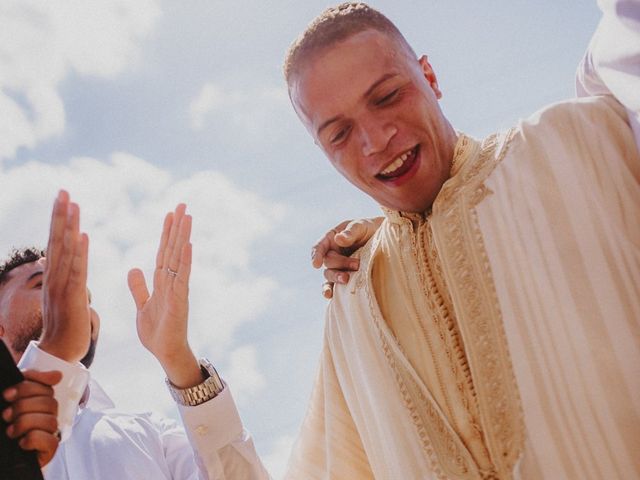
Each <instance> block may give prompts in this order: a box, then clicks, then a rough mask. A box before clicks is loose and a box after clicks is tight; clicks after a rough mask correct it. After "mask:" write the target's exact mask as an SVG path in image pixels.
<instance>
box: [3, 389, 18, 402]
mask: <svg viewBox="0 0 640 480" xmlns="http://www.w3.org/2000/svg"><path fill="white" fill-rule="evenodd" d="M16 395H18V391H17V390H16V389H15V388H13V387H11V388H7V389H6V390H5V391H4V393H3V394H2V396H3V397H4V399H5V400H6V401H7V402H12V401H13V400H14V399H15V398H16Z"/></svg>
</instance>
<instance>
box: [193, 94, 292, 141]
mask: <svg viewBox="0 0 640 480" xmlns="http://www.w3.org/2000/svg"><path fill="white" fill-rule="evenodd" d="M290 109H291V107H290V105H289V98H288V96H287V89H286V87H285V86H284V82H283V86H281V87H259V88H252V89H239V88H224V87H222V86H220V85H216V84H215V83H211V82H210V83H206V84H205V85H203V86H202V88H201V89H200V92H199V93H198V95H196V97H195V98H194V99H193V100H192V101H191V103H190V105H189V118H190V120H191V128H193V129H194V130H202V129H203V128H204V127H205V125H206V124H207V121H208V120H211V119H213V118H214V117H217V118H218V119H219V120H222V121H223V122H224V123H225V124H227V125H229V126H231V128H236V129H237V128H240V129H241V135H247V134H248V135H251V136H258V137H259V138H262V137H265V136H268V135H270V134H271V132H272V131H273V129H274V128H278V127H279V122H278V121H277V119H278V118H281V115H283V113H285V114H289V113H290V112H289V111H290Z"/></svg>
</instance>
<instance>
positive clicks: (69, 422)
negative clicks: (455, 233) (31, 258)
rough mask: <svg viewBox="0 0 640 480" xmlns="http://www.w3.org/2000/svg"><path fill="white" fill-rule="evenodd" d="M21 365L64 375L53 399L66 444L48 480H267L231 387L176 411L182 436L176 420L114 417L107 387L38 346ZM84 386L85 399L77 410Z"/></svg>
mask: <svg viewBox="0 0 640 480" xmlns="http://www.w3.org/2000/svg"><path fill="white" fill-rule="evenodd" d="M19 366H20V368H23V369H26V368H30V369H35V370H61V371H62V372H63V380H62V382H61V383H60V384H59V385H56V386H55V387H54V394H55V397H56V400H58V404H59V407H60V408H59V412H58V423H59V425H60V426H61V427H62V428H61V430H62V435H63V438H64V439H65V440H64V441H63V442H62V443H61V444H60V446H59V447H58V450H57V452H56V454H55V456H54V458H53V460H52V461H51V462H50V463H49V464H48V465H47V466H46V467H45V468H44V469H43V472H44V475H45V478H46V479H47V480H54V479H55V480H63V479H71V480H76V479H77V480H85V479H86V480H89V479H91V480H107V479H113V480H121V479H145V480H151V479H153V480H165V479H166V480H196V479H208V480H232V479H233V480H236V479H247V480H249V479H250V480H264V479H268V478H269V475H268V473H267V472H266V470H265V469H264V467H263V466H262V463H261V462H260V459H259V458H258V455H257V453H256V451H255V448H254V445H253V441H252V440H251V437H250V436H249V435H248V433H247V432H246V431H245V430H244V428H243V426H242V422H241V420H240V416H239V415H238V411H237V409H236V406H235V403H234V401H233V397H232V396H231V393H230V391H229V388H228V387H227V386H225V389H224V390H223V391H222V392H221V393H220V394H219V395H218V396H216V397H215V398H213V399H211V400H209V401H208V402H205V403H203V404H202V405H198V406H196V407H185V406H181V405H179V406H178V409H179V411H180V416H181V417H182V420H183V423H184V426H185V429H186V435H185V429H183V428H182V427H180V426H179V425H178V424H177V423H176V422H174V421H172V420H168V419H164V418H161V417H159V416H157V415H155V414H152V413H143V414H131V413H124V412H120V411H117V410H115V409H114V404H113V402H112V401H111V399H110V398H109V397H108V396H107V394H106V393H105V392H104V391H103V390H102V388H100V386H99V385H98V384H97V383H96V382H95V381H92V380H91V381H90V375H89V371H88V370H87V369H85V368H84V367H83V366H82V365H81V364H76V365H72V364H70V363H68V362H65V361H63V360H60V359H59V358H56V357H54V356H52V355H49V354H48V353H46V352H44V351H42V350H40V349H39V348H38V347H37V343H36V342H31V344H30V345H29V347H28V348H27V351H26V352H25V353H24V355H23V356H22V358H21V359H20V363H19ZM87 382H89V384H88V388H87V389H86V392H87V395H85V396H84V397H83V399H82V402H80V404H79V400H80V397H81V396H82V392H85V387H87ZM76 412H77V413H76Z"/></svg>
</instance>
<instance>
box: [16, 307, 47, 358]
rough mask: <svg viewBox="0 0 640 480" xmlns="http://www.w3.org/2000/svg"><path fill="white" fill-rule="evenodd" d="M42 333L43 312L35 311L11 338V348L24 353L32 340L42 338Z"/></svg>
mask: <svg viewBox="0 0 640 480" xmlns="http://www.w3.org/2000/svg"><path fill="white" fill-rule="evenodd" d="M41 334H42V312H34V313H33V314H31V315H30V316H29V317H27V318H25V319H24V322H23V323H22V325H21V326H20V328H19V329H18V331H17V332H16V333H15V334H14V335H13V338H12V339H11V342H10V343H11V349H12V350H13V351H14V352H16V353H19V354H20V355H22V354H23V353H24V352H25V350H26V349H27V346H28V345H29V342H31V340H38V339H40V335H41Z"/></svg>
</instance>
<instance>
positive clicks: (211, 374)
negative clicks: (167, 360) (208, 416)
mask: <svg viewBox="0 0 640 480" xmlns="http://www.w3.org/2000/svg"><path fill="white" fill-rule="evenodd" d="M198 364H199V365H200V369H201V370H202V375H203V376H204V377H206V378H205V380H204V381H203V382H202V383H200V384H198V385H195V386H193V387H189V388H178V387H176V386H175V385H174V384H173V383H171V382H170V381H169V379H168V378H166V379H165V382H166V383H167V387H169V392H171V396H172V397H173V399H174V400H175V401H176V402H178V403H179V404H180V405H185V406H189V407H195V406H196V405H200V404H202V403H204V402H206V401H207V400H211V399H212V398H215V397H216V396H217V395H218V394H219V393H220V392H221V391H222V390H224V384H223V383H222V380H220V375H218V372H217V371H216V369H215V368H214V366H213V365H212V364H211V362H210V361H209V360H207V359H206V358H201V359H200V360H198Z"/></svg>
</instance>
